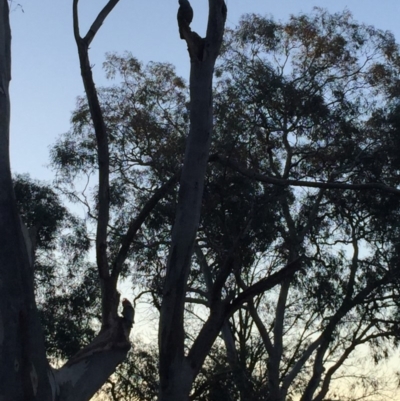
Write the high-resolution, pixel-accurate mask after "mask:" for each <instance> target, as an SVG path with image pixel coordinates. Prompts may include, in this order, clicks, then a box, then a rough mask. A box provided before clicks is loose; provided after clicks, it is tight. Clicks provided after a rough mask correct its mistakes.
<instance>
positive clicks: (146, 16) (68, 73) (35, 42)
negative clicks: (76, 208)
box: [11, 0, 400, 181]
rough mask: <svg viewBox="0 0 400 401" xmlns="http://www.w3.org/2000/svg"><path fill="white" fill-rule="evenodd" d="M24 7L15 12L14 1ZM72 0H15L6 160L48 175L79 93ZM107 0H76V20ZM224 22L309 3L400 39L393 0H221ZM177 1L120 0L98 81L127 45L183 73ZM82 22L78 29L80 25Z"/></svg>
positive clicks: (102, 37)
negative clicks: (52, 151)
mask: <svg viewBox="0 0 400 401" xmlns="http://www.w3.org/2000/svg"><path fill="white" fill-rule="evenodd" d="M17 2H19V3H20V4H21V5H22V6H23V10H24V12H21V9H20V8H19V7H15V4H16V3H17ZM71 3H72V0H19V1H18V0H14V7H13V11H12V13H11V24H12V35H13V42H12V57H13V61H12V64H13V65H12V71H13V73H12V75H13V79H12V83H11V107H12V123H11V163H12V168H13V171H14V172H18V173H25V172H29V173H30V174H31V176H32V177H33V178H38V179H44V180H47V181H50V180H51V179H52V177H53V174H52V172H51V171H50V170H49V169H48V168H47V167H46V165H47V164H48V153H49V146H50V145H51V144H52V143H54V141H55V139H56V137H57V136H58V135H59V134H60V133H63V132H65V131H67V130H68V129H69V119H70V113H71V111H72V110H73V109H74V105H75V99H76V96H78V95H81V94H82V93H83V87H82V83H81V78H80V72H79V65H78V58H77V53H76V49H75V42H74V39H73V33H72V16H71V9H72V6H71ZM105 3H106V1H104V0H101V1H100V0H97V1H93V0H81V8H80V9H81V27H83V28H85V29H87V27H88V25H89V23H91V22H92V21H93V18H94V17H95V16H96V15H97V13H98V11H100V9H101V7H102V6H103V5H104V4H105ZM191 4H192V6H193V9H194V20H193V23H192V28H194V29H195V30H196V31H197V32H198V33H200V34H204V32H205V28H206V12H207V5H208V1H207V0H191ZM227 5H228V22H227V24H228V26H231V27H233V26H235V25H236V24H237V22H238V20H239V18H240V16H241V15H242V14H244V13H252V12H256V13H260V14H263V15H265V14H272V15H273V16H274V17H275V18H277V19H281V20H286V19H287V18H288V16H289V15H290V14H297V13H298V12H300V11H303V12H310V11H311V10H312V8H313V7H314V6H319V7H323V8H326V9H328V10H329V11H331V12H335V11H342V10H344V9H345V8H347V9H349V10H350V11H351V12H352V13H353V15H354V17H355V18H356V19H357V20H358V21H360V22H365V23H368V24H372V25H374V26H376V27H377V28H381V29H385V30H390V31H392V32H393V33H394V34H395V36H396V38H397V40H398V41H400V22H399V18H398V17H399V15H400V1H399V0H381V1H377V0H335V1H332V0H278V1H277V0H227ZM177 9H178V1H177V0H141V1H139V0H120V3H119V4H118V5H117V6H116V8H115V9H114V11H113V12H112V13H111V15H110V16H109V18H108V19H107V20H106V22H105V24H104V25H103V27H102V28H101V29H100V31H99V34H98V35H97V36H96V38H95V39H94V41H93V43H92V46H91V51H90V57H91V62H92V64H94V69H93V71H94V75H95V78H96V83H97V86H101V85H104V84H106V80H105V78H104V73H103V71H102V67H101V66H102V62H103V60H104V54H105V53H106V52H108V51H117V52H123V51H125V50H128V51H130V52H132V53H133V54H134V55H135V56H136V57H137V58H138V59H140V60H142V61H144V62H148V61H151V60H153V61H168V62H170V63H172V64H174V65H175V66H176V67H177V70H178V73H179V74H181V75H182V76H183V77H185V78H187V77H188V73H189V59H188V55H187V51H186V45H185V43H184V41H182V40H180V39H179V35H178V29H177V23H176V12H177ZM85 29H82V32H85Z"/></svg>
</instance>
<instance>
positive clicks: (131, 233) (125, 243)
mask: <svg viewBox="0 0 400 401" xmlns="http://www.w3.org/2000/svg"><path fill="white" fill-rule="evenodd" d="M179 174H180V173H176V174H175V175H173V176H172V177H171V178H170V179H169V180H168V181H167V182H166V183H165V184H163V185H162V186H161V187H160V188H158V189H157V190H156V191H155V192H154V194H153V195H152V196H151V198H150V199H149V200H148V201H147V202H146V203H145V205H144V206H143V208H142V210H141V211H140V213H139V214H138V215H137V216H136V218H135V219H133V220H132V221H131V223H130V224H129V228H128V231H127V233H126V234H125V236H124V237H123V239H122V241H121V248H120V249H119V252H118V255H117V256H116V258H115V261H114V263H113V269H112V276H113V277H115V278H117V277H118V275H119V273H120V272H121V269H122V265H123V263H124V262H125V260H126V257H127V255H128V251H129V247H130V246H131V244H132V241H133V239H134V238H135V236H136V234H137V232H138V230H139V229H140V227H141V226H142V224H143V223H144V221H145V219H146V217H147V216H148V215H149V214H150V213H151V211H152V210H153V209H154V207H155V206H156V205H157V203H158V202H159V200H160V199H162V198H163V197H164V196H165V195H166V194H167V192H168V191H169V190H170V189H171V188H172V187H173V186H174V185H175V184H176V182H177V181H178V178H179Z"/></svg>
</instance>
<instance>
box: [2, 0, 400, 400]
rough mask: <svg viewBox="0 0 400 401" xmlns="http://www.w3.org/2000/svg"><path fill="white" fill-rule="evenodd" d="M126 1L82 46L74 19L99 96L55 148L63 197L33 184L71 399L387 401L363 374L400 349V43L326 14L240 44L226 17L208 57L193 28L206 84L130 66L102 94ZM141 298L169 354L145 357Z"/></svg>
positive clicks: (61, 372) (27, 222) (242, 35)
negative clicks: (100, 60)
mask: <svg viewBox="0 0 400 401" xmlns="http://www.w3.org/2000/svg"><path fill="white" fill-rule="evenodd" d="M117 3H118V1H112V0H111V1H109V2H108V3H107V5H106V6H105V8H104V9H103V11H102V12H101V13H100V14H99V16H98V17H97V19H96V20H95V21H94V23H93V25H92V27H91V29H90V30H89V31H88V33H87V34H86V35H85V36H81V34H80V32H79V24H78V11H77V4H78V1H76V0H75V1H74V35H75V39H76V42H77V46H78V53H79V57H80V65H81V72H82V78H83V82H84V86H85V96H84V97H79V98H78V101H77V106H76V109H75V110H74V112H73V114H72V117H71V129H70V131H68V132H67V133H65V134H63V135H61V136H60V137H59V138H58V140H57V142H56V143H55V144H54V146H53V147H52V149H51V163H52V167H53V168H54V170H55V172H56V177H57V178H56V181H55V183H54V188H50V187H49V186H46V185H44V184H41V183H38V182H35V181H32V180H31V179H30V178H29V177H27V176H17V177H14V192H15V195H16V207H18V210H19V215H20V216H21V219H22V221H23V223H24V224H23V225H22V228H21V230H22V234H23V235H24V237H25V241H26V243H27V244H28V245H27V246H26V250H27V253H28V254H29V252H30V250H31V255H28V256H27V259H26V260H27V261H28V260H30V261H33V262H31V264H33V266H34V273H33V276H34V278H33V280H32V283H33V284H32V291H33V289H34V290H35V296H36V304H37V306H38V318H40V322H41V325H42V328H43V330H44V335H45V342H44V346H45V347H46V352H47V356H48V357H50V358H53V361H56V363H60V362H61V361H62V362H64V361H65V365H63V367H61V368H60V369H58V370H56V369H51V370H49V371H50V372H52V373H51V375H53V376H54V383H53V385H54V386H55V387H57V389H58V390H57V391H58V392H59V393H60V394H61V395H60V396H59V398H54V397H53V398H52V399H57V400H58V399H60V400H64V399H65V400H69V399H72V398H71V397H74V396H75V397H76V396H78V397H79V399H88V397H90V396H91V395H92V394H93V393H94V392H95V391H96V390H97V389H98V388H99V387H100V385H101V384H103V383H104V382H105V381H107V384H106V386H105V387H104V389H103V391H104V394H106V395H107V397H109V398H110V399H112V400H114V401H116V400H120V399H127V400H128V399H129V400H149V401H150V400H154V399H157V398H158V399H159V400H162V401H167V400H168V401H169V400H174V401H180V400H182V401H186V400H188V399H191V400H201V401H214V400H215V401H216V400H232V399H234V400H255V401H257V400H260V401H261V400H271V401H291V400H294V399H300V400H301V401H323V400H325V401H327V400H330V399H340V400H345V399H348V400H350V399H352V398H356V397H359V396H363V397H369V399H371V400H372V399H373V397H380V396H381V397H383V396H384V395H385V394H384V387H387V386H388V382H387V380H386V379H387V377H382V378H379V377H377V376H376V375H375V377H372V376H371V374H370V373H368V372H366V371H364V370H363V369H361V367H360V361H359V360H358V359H357V358H358V356H359V355H360V353H365V354H367V355H368V357H367V358H369V360H371V362H372V363H375V364H376V365H378V364H379V363H381V362H382V361H384V360H386V359H388V358H389V357H390V356H391V355H392V350H393V349H396V348H397V345H398V341H399V327H398V326H399V306H400V297H399V292H400V277H399V272H400V270H399V268H400V267H399V262H398V260H399V256H400V255H399V252H400V246H399V239H398V238H399V226H400V221H399V219H400V213H399V210H400V208H399V207H400V204H399V203H400V197H399V195H400V186H399V185H400V175H399V170H400V153H399V145H400V143H399V142H400V130H399V128H400V119H399V111H400V107H399V103H398V97H399V94H400V93H399V91H400V80H399V79H400V53H399V47H398V45H397V44H396V42H395V40H394V37H393V35H392V34H391V33H389V32H385V31H381V30H379V29H375V28H374V27H371V26H367V25H364V24H360V23H358V22H356V21H355V20H354V19H353V18H352V16H351V14H350V13H349V12H348V11H344V12H342V13H336V14H329V13H328V12H327V11H325V10H322V9H318V8H317V9H315V10H314V11H313V13H311V14H308V15H307V14H300V15H298V16H292V17H291V18H290V19H289V20H288V21H287V22H278V21H275V20H274V19H273V18H267V17H262V16H260V15H245V16H244V17H243V18H242V19H241V21H240V23H239V25H238V26H237V27H236V28H235V29H225V33H224V40H223V41H222V33H223V32H224V23H225V18H226V12H227V10H226V6H225V3H224V2H223V1H220V0H218V1H217V0H215V1H211V2H210V19H209V25H208V30H207V35H206V37H205V38H201V37H200V36H199V35H198V34H197V33H196V32H194V31H192V30H191V28H190V23H191V18H189V19H190V21H189V20H188V19H185V18H183V17H182V15H183V11H184V10H183V9H182V8H181V9H180V14H179V13H178V24H179V32H180V35H181V37H182V39H184V40H185V41H186V43H187V45H188V50H189V57H190V59H191V77H190V82H189V83H187V82H185V80H184V79H183V78H181V77H179V76H178V75H177V74H176V72H175V69H174V67H173V65H171V64H168V63H155V62H152V63H149V64H147V65H143V64H142V63H141V62H140V61H139V60H137V59H136V58H135V57H134V56H133V55H132V54H131V53H129V52H126V53H124V54H122V55H120V54H116V53H109V54H107V56H106V60H105V63H104V69H105V72H106V75H107V77H108V78H109V79H110V82H111V83H110V86H107V87H103V88H98V89H96V88H95V85H94V82H93V79H92V75H91V68H90V62H89V58H88V49H89V45H90V43H91V41H92V40H93V38H94V36H95V34H96V32H97V30H98V29H99V27H100V25H101V22H102V21H103V20H104V18H105V17H106V16H107V15H108V13H109V12H111V10H112V8H113V7H114V6H115V5H116V4H117ZM179 3H180V4H181V7H186V10H188V9H187V7H188V6H189V7H190V4H189V2H186V1H182V2H179ZM192 13H193V10H192ZM218 55H219V58H218V59H217V56H218ZM213 73H215V79H214V81H213V80H212V78H213ZM210 99H211V100H210ZM0 100H1V99H0ZM0 106H1V105H0ZM0 162H1V158H0ZM0 167H1V166H0ZM0 178H1V172H0ZM7 182H8V181H7ZM0 183H1V182H0ZM2 185H3V184H2ZM7 185H8V184H7ZM10 196H11V195H10ZM61 196H66V197H67V199H68V200H69V201H70V202H74V203H77V204H79V205H83V207H84V208H85V216H84V219H82V220H81V219H79V218H77V217H75V216H73V215H72V214H71V213H70V212H69V211H68V210H67V208H66V207H65V206H63V205H62V203H61V201H60V197H61ZM10 199H11V198H10ZM0 201H1V198H0ZM1 202H3V201H1ZM4 202H5V203H4V204H6V203H7V202H8V203H7V204H9V203H10V201H9V200H8V201H4ZM1 212H2V203H0V213H1ZM16 216H17V215H16ZM19 226H20V224H19V223H18V227H19ZM16 227H17V226H16ZM0 239H1V238H0ZM29 244H30V246H29ZM91 254H92V255H93V254H94V255H95V262H93V261H92V259H93V258H91V257H90V255H91ZM121 281H123V282H125V283H128V285H129V286H131V288H132V292H133V294H134V297H135V301H137V300H138V299H139V298H140V299H141V300H144V301H145V302H147V303H148V305H149V307H150V308H151V309H152V311H153V313H154V315H156V316H157V318H158V319H159V334H158V336H159V344H158V348H157V347H156V346H155V344H146V343H143V342H141V341H140V340H139V339H137V338H136V337H135V339H134V346H133V349H131V350H130V351H129V332H130V328H131V322H127V320H126V315H125V314H124V315H123V317H121V316H119V313H118V311H119V308H120V304H119V296H120V294H119V292H118V291H117V283H119V282H121ZM67 282H68V286H66V285H65V283H67ZM30 302H31V301H30ZM133 303H135V302H133ZM137 318H139V319H144V317H143V316H139V317H137ZM28 342H29V341H28ZM366 350H368V353H366ZM126 356H127V358H126V359H125V357H126ZM42 357H43V356H41V358H42ZM28 359H29V358H28ZM81 364H85V366H90V369H88V370H87V372H86V373H85V375H86V376H85V375H83V376H82V375H81V373H80V367H81V366H83V365H81ZM352 364H353V365H354V366H355V367H356V369H353V370H352V368H351V365H352ZM27 366H28V365H27ZM44 366H45V365H44ZM100 366H101V368H100ZM117 366H119V368H118V369H117V371H116V372H115V373H114V374H113V372H114V371H115V369H116V367H117ZM24 369H28V370H27V371H29V368H28V367H24ZM91 369H93V371H92V370H91ZM96 369H99V370H100V371H101V374H99V377H96V378H94V377H95V375H96V373H97V372H98V371H97V370H96ZM24 372H25V371H24ZM65 375H66V376H65ZM68 375H70V376H68ZM75 375H76V376H75ZM110 375H111V376H110ZM346 376H351V380H350V381H349V383H350V384H349V385H348V387H345V384H343V383H344V380H342V381H341V379H343V378H345V377H346ZM74 380H78V381H79V383H81V384H82V383H83V381H85V383H86V382H87V383H89V382H90V385H87V390H86V389H85V390H81V389H79V390H77V388H76V386H75V385H74V384H71V383H73V382H74ZM336 382H338V383H340V384H339V385H336V384H335V383H336ZM64 383H68V386H64ZM63 386H64V387H63ZM28 387H29V386H28ZM83 387H85V386H83ZM350 390H351V391H353V393H352V392H351V391H350ZM0 394H1V393H0ZM43 394H44V393H43ZM57 397H58V396H57ZM43 399H45V398H43ZM48 399H51V398H48ZM46 400H47V398H46Z"/></svg>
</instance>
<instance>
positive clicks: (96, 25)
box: [83, 0, 119, 46]
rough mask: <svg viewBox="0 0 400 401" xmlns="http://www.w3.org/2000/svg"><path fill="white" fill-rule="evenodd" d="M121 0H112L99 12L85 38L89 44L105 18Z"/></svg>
mask: <svg viewBox="0 0 400 401" xmlns="http://www.w3.org/2000/svg"><path fill="white" fill-rule="evenodd" d="M118 2H119V0H110V1H109V2H108V3H107V4H106V5H105V6H104V8H103V9H102V10H101V11H100V12H99V15H98V16H97V17H96V19H95V20H94V22H93V24H92V26H91V27H90V28H89V30H88V33H87V34H86V35H85V37H84V38H83V40H84V41H85V42H86V44H87V45H88V46H89V45H90V43H91V42H92V40H93V38H94V37H95V35H96V33H97V31H98V30H99V29H100V27H101V26H102V24H103V22H104V20H105V19H106V18H107V16H108V14H110V12H111V11H112V10H113V8H114V7H115V6H116V5H117V4H118Z"/></svg>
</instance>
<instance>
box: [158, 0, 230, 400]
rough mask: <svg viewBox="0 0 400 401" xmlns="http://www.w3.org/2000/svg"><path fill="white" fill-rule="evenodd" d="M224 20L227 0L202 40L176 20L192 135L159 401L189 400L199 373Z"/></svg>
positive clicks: (175, 236)
mask: <svg viewBox="0 0 400 401" xmlns="http://www.w3.org/2000/svg"><path fill="white" fill-rule="evenodd" d="M189 7H190V5H189ZM225 20H226V6H225V3H224V1H223V0H210V1H209V20H208V28H207V35H206V38H204V39H203V38H201V37H200V36H199V35H198V34H197V33H196V32H192V31H191V29H190V27H189V25H188V24H187V21H183V22H182V20H181V19H179V18H178V23H179V28H180V32H181V35H182V36H183V38H184V39H185V40H186V42H187V44H188V51H189V54H190V58H191V70H190V132H189V136H188V139H187V144H186V152H185V158H184V164H183V168H182V173H181V179H180V188H179V198H178V206H177V212H176V218H175V224H174V228H173V232H172V241H171V249H170V254H169V258H168V264H167V273H166V279H165V283H164V292H163V300H162V306H161V317H160V327H159V346H160V392H159V399H160V400H162V401H172V400H173V401H187V400H188V399H189V393H190V389H191V386H192V382H193V380H194V378H195V376H196V375H197V372H198V366H194V365H193V364H191V363H189V360H188V358H187V357H185V355H184V340H185V332H184V322H183V318H184V306H185V295H186V285H187V279H188V276H189V272H190V266H191V258H192V253H193V248H194V242H195V239H196V234H197V229H198V225H199V221H200V209H201V203H202V197H203V185H204V177H205V174H206V168H207V162H208V156H209V149H210V144H211V136H212V125H213V124H212V123H213V121H212V118H213V117H212V116H213V113H212V78H213V70H214V65H215V61H216V58H217V56H218V53H219V50H220V47H221V43H222V35H223V31H224V26H225ZM218 331H219V330H218Z"/></svg>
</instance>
